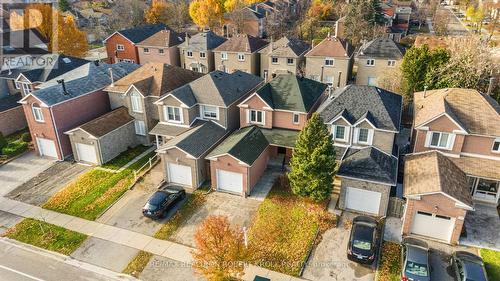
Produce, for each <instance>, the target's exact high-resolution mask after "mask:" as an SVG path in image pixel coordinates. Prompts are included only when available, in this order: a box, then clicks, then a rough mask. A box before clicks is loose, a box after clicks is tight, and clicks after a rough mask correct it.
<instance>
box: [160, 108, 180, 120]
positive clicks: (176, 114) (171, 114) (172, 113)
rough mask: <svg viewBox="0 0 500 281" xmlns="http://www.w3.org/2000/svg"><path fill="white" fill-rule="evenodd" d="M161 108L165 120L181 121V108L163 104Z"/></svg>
mask: <svg viewBox="0 0 500 281" xmlns="http://www.w3.org/2000/svg"><path fill="white" fill-rule="evenodd" d="M163 110H164V117H165V120H166V121H167V122H174V123H182V115H181V109H180V108H179V107H174V106H165V107H163Z"/></svg>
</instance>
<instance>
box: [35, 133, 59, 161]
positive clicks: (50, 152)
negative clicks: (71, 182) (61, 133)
mask: <svg viewBox="0 0 500 281" xmlns="http://www.w3.org/2000/svg"><path fill="white" fill-rule="evenodd" d="M36 144H37V146H38V153H39V154H40V156H48V157H54V158H57V149H56V143H55V142H54V141H53V140H49V139H44V138H38V137H37V138H36Z"/></svg>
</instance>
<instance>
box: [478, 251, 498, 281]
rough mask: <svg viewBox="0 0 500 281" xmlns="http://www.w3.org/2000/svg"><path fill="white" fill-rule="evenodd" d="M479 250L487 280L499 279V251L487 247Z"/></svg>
mask: <svg viewBox="0 0 500 281" xmlns="http://www.w3.org/2000/svg"><path fill="white" fill-rule="evenodd" d="M480 252H481V257H482V258H483V261H484V267H485V268H486V273H487V274H488V278H489V280H500V252H497V251H493V250H487V249H481V251H480Z"/></svg>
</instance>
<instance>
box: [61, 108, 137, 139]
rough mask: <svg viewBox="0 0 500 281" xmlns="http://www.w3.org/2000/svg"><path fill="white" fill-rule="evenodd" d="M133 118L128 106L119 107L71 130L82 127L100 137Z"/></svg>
mask: <svg viewBox="0 0 500 281" xmlns="http://www.w3.org/2000/svg"><path fill="white" fill-rule="evenodd" d="M133 120H134V118H133V117H132V116H130V115H129V114H128V109H127V108H126V107H119V108H117V109H115V110H113V111H111V112H108V113H106V114H104V115H102V116H100V117H97V118H96V119H94V120H92V121H89V122H87V123H85V124H83V125H81V126H79V127H77V128H75V129H72V130H71V131H74V130H77V129H82V130H84V131H85V132H87V133H89V134H91V135H92V136H94V137H96V138H100V137H102V136H104V135H106V134H108V133H109V132H111V131H113V130H116V129H118V128H120V127H122V126H123V125H126V124H128V123H130V122H132V121H133ZM71 131H70V132H71ZM68 133H69V132H68Z"/></svg>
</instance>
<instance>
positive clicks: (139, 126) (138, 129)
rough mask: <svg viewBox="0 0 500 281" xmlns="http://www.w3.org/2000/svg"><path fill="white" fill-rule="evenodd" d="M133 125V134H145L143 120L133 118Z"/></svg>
mask: <svg viewBox="0 0 500 281" xmlns="http://www.w3.org/2000/svg"><path fill="white" fill-rule="evenodd" d="M134 125H135V134H136V135H140V136H145V135H146V124H145V123H144V121H141V120H135V121H134Z"/></svg>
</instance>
